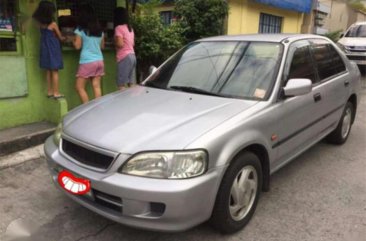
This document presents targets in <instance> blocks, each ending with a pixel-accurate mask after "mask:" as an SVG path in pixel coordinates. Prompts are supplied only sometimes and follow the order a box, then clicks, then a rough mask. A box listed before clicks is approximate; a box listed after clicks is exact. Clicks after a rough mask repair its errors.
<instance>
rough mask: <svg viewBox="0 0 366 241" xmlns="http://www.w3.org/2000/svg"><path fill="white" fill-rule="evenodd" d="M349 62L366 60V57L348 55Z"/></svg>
mask: <svg viewBox="0 0 366 241" xmlns="http://www.w3.org/2000/svg"><path fill="white" fill-rule="evenodd" d="M347 57H348V59H349V60H366V56H357V55H348V56H347Z"/></svg>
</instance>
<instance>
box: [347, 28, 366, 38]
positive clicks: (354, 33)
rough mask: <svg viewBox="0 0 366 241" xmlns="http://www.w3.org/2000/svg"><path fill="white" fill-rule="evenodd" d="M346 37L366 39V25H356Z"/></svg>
mask: <svg viewBox="0 0 366 241" xmlns="http://www.w3.org/2000/svg"><path fill="white" fill-rule="evenodd" d="M346 37H358V38H365V37H366V25H356V26H353V27H351V28H350V29H349V30H348V32H347V33H346Z"/></svg>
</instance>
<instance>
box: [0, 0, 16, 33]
mask: <svg viewBox="0 0 366 241" xmlns="http://www.w3.org/2000/svg"><path fill="white" fill-rule="evenodd" d="M14 23H15V0H1V1H0V31H2V32H3V31H6V32H13V31H15V27H14V26H15V24H14Z"/></svg>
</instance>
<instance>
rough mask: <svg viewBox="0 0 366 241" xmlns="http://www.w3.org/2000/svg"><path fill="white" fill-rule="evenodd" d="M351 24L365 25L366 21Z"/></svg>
mask: <svg viewBox="0 0 366 241" xmlns="http://www.w3.org/2000/svg"><path fill="white" fill-rule="evenodd" d="M352 25H366V22H356V23H354V24H352Z"/></svg>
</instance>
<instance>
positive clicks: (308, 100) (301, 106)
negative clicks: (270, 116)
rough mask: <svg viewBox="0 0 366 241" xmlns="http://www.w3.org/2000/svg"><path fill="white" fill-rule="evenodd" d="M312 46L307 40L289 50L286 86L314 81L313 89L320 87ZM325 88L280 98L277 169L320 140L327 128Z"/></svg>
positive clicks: (284, 80)
mask: <svg viewBox="0 0 366 241" xmlns="http://www.w3.org/2000/svg"><path fill="white" fill-rule="evenodd" d="M310 49H311V44H310V42H309V41H307V40H300V41H296V42H294V43H292V44H291V45H290V47H289V50H288V54H287V57H286V58H287V60H286V63H285V68H284V74H283V86H285V85H286V83H287V81H288V80H289V79H300V78H303V79H304V78H305V79H310V80H311V81H312V83H313V86H317V84H318V74H317V72H316V69H315V65H314V63H313V59H312V56H311V51H310ZM323 91H324V90H323V89H322V87H321V86H319V87H317V88H313V89H312V91H311V92H310V93H308V94H305V95H301V96H294V97H283V96H280V97H279V99H278V101H277V103H276V104H275V105H274V109H275V111H276V113H277V114H278V118H279V119H278V124H277V132H276V133H275V136H276V137H277V138H276V141H275V142H274V144H273V148H274V149H277V150H276V151H277V159H276V160H277V161H276V162H275V163H274V166H273V169H274V170H276V169H277V168H279V167H281V166H282V165H283V164H285V163H286V162H287V161H289V160H291V159H292V158H293V157H295V156H296V155H298V154H299V153H301V152H302V151H303V150H304V149H306V148H307V147H308V146H310V145H311V144H312V143H314V141H315V140H316V139H317V136H318V133H319V132H321V131H322V129H323V128H324V126H323V123H322V116H323V110H322V103H321V101H322V99H321V98H319V96H322V95H324V94H323Z"/></svg>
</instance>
